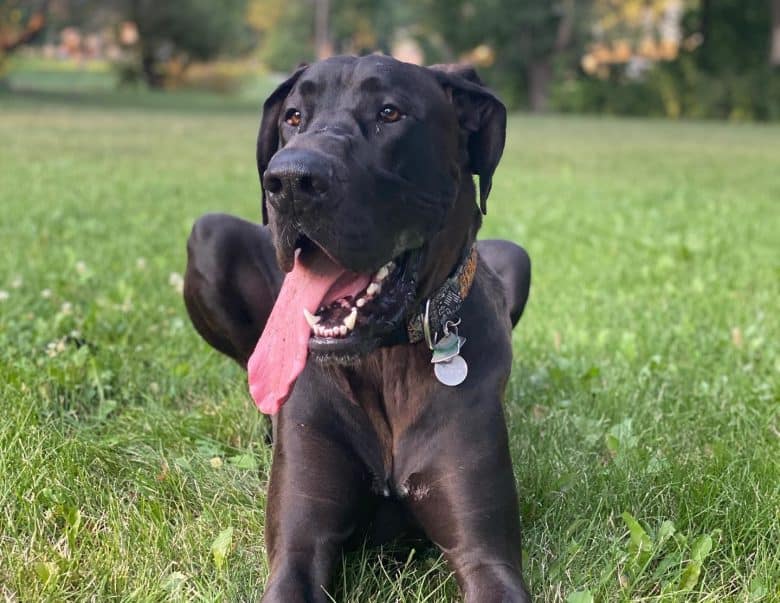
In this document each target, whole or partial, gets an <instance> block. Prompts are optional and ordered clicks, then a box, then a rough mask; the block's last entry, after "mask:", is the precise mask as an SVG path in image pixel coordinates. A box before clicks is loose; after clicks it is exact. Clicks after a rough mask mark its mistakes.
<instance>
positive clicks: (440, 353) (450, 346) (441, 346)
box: [431, 333, 466, 364]
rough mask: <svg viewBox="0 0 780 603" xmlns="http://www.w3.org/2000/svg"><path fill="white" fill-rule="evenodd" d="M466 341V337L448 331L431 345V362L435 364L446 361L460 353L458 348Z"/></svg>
mask: <svg viewBox="0 0 780 603" xmlns="http://www.w3.org/2000/svg"><path fill="white" fill-rule="evenodd" d="M464 343H466V338H465V337H461V336H460V335H458V334H457V333H448V334H447V335H445V336H444V337H442V338H441V339H440V340H439V341H437V342H436V343H435V344H434V345H433V357H432V358H431V362H432V363H433V364H437V363H439V362H446V361H447V360H449V359H450V358H453V357H454V356H457V355H458V354H460V348H461V347H463V344H464Z"/></svg>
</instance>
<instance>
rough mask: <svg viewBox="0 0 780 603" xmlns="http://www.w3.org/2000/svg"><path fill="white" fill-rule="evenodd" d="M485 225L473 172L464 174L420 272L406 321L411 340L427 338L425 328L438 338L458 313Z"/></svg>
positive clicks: (472, 275) (472, 274)
mask: <svg viewBox="0 0 780 603" xmlns="http://www.w3.org/2000/svg"><path fill="white" fill-rule="evenodd" d="M481 224H482V214H481V212H480V211H479V209H478V208H477V204H476V191H475V187H474V182H473V180H472V178H471V175H470V174H468V173H465V174H463V177H462V178H461V187H460V190H459V193H458V196H457V198H456V200H455V203H454V204H453V206H452V208H451V209H450V212H449V215H448V216H447V220H446V223H445V227H444V228H443V229H442V230H441V231H440V232H439V233H438V234H437V235H435V236H434V237H433V239H432V240H431V242H430V244H429V246H428V250H427V253H426V257H425V259H424V262H423V267H422V269H421V271H420V275H421V276H420V279H419V281H418V287H417V293H418V300H417V304H416V308H415V311H414V313H413V314H412V315H411V316H409V318H408V321H407V324H406V337H407V340H408V341H409V342H411V343H416V342H418V341H421V340H423V339H424V328H428V329H429V330H430V336H432V337H434V338H435V337H436V336H437V335H440V334H441V331H442V329H443V327H444V325H445V324H446V322H447V321H450V320H452V321H455V320H457V316H456V315H457V313H458V310H459V309H460V306H461V304H462V303H463V300H464V299H465V298H466V296H467V295H468V293H469V291H470V289H471V284H472V282H473V280H474V273H475V271H476V265H477V253H476V250H475V248H474V243H475V241H476V238H477V231H478V230H479V227H480V226H481Z"/></svg>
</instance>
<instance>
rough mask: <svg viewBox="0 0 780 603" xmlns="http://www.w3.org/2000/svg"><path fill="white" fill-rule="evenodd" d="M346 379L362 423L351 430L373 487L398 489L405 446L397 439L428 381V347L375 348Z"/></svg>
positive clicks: (416, 417) (411, 424)
mask: <svg viewBox="0 0 780 603" xmlns="http://www.w3.org/2000/svg"><path fill="white" fill-rule="evenodd" d="M348 381H349V384H350V389H351V397H352V400H353V402H354V403H355V404H356V406H357V408H356V409H355V411H356V412H357V413H358V414H359V417H360V420H359V424H360V425H361V426H362V428H361V429H360V430H359V433H354V434H353V437H354V438H355V440H356V441H355V448H356V450H359V451H360V453H361V455H362V456H364V459H363V460H364V462H365V464H366V466H367V467H368V469H369V471H370V472H371V474H372V478H373V482H374V483H373V484H372V486H373V489H374V490H375V491H376V493H377V494H380V495H384V496H388V495H390V494H396V495H398V494H402V493H403V489H404V488H403V482H404V481H405V478H406V476H405V475H403V474H404V473H406V471H405V470H403V469H402V467H404V466H406V465H407V463H408V458H409V455H410V452H411V451H409V450H406V449H405V448H404V446H403V442H404V440H405V439H406V435H407V434H408V433H409V432H410V431H413V430H414V429H415V428H416V427H417V426H419V424H420V422H421V421H422V417H423V416H424V415H425V411H426V406H427V403H428V401H429V399H430V395H429V394H430V388H431V386H432V384H433V373H432V369H431V365H430V352H429V351H428V350H427V348H424V346H418V345H402V346H395V347H392V348H383V349H380V350H377V351H376V352H374V353H373V354H371V356H369V357H368V358H367V359H366V360H365V361H363V362H362V363H361V364H360V366H357V367H354V368H353V369H351V370H350V371H349V373H348Z"/></svg>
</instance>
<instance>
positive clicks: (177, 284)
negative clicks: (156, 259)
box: [168, 272, 184, 293]
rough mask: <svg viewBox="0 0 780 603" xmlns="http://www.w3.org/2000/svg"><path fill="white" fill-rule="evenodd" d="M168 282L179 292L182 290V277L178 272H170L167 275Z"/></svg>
mask: <svg viewBox="0 0 780 603" xmlns="http://www.w3.org/2000/svg"><path fill="white" fill-rule="evenodd" d="M168 284H169V285H170V286H171V287H173V288H174V289H176V291H178V292H179V293H181V292H182V291H184V279H183V278H182V276H181V274H179V273H178V272H171V274H170V275H169V276H168Z"/></svg>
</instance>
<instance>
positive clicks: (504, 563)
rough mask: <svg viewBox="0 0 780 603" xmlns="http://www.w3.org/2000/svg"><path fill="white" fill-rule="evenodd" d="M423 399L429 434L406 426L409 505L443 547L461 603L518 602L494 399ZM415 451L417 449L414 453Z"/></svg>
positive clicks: (513, 501) (508, 474)
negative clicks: (433, 431) (434, 430)
mask: <svg viewBox="0 0 780 603" xmlns="http://www.w3.org/2000/svg"><path fill="white" fill-rule="evenodd" d="M440 398H441V399H438V400H436V401H434V402H432V403H431V404H430V405H429V411H430V412H431V413H432V416H431V417H429V418H428V419H427V420H426V423H427V422H428V421H430V422H432V423H433V424H437V425H439V426H440V428H439V431H438V432H437V434H436V436H435V438H434V440H433V441H432V439H431V434H430V433H426V430H425V429H420V430H412V431H411V432H410V433H409V434H408V435H407V436H406V438H405V441H404V442H403V446H404V447H405V449H408V450H412V451H415V452H414V453H413V454H412V455H411V458H410V459H407V462H409V463H410V464H408V465H407V467H409V468H410V469H411V467H412V466H414V467H415V469H413V470H411V471H410V472H409V473H408V477H407V478H406V480H405V482H404V484H403V492H404V494H405V496H406V501H407V504H408V506H409V509H410V510H411V511H412V513H413V515H414V516H415V518H416V519H417V520H418V521H419V523H420V524H421V525H422V527H423V529H424V530H425V532H426V534H427V535H428V537H429V538H430V539H431V540H432V541H433V542H434V543H435V544H436V545H437V546H438V547H439V548H440V549H441V550H442V551H443V552H444V555H445V557H446V558H447V560H448V562H449V564H450V566H451V567H452V569H453V570H454V572H455V575H456V578H457V580H458V584H459V585H460V588H461V590H462V592H463V596H464V599H465V601H466V603H526V602H528V601H530V600H531V599H530V596H529V594H528V591H527V589H526V586H525V584H524V582H523V579H522V575H521V549H520V516H519V511H518V504H517V495H516V490H515V480H514V475H513V472H512V464H511V459H510V455H509V447H508V442H507V431H506V425H505V422H504V417H503V412H502V408H501V403H500V401H499V399H498V398H497V397H496V399H488V400H485V399H479V394H478V393H477V394H476V395H474V397H473V398H472V399H470V400H469V399H461V400H459V404H458V405H457V406H456V407H455V408H453V406H454V404H453V399H452V397H451V396H449V397H448V396H446V395H441V396H440ZM421 452H422V454H421Z"/></svg>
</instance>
